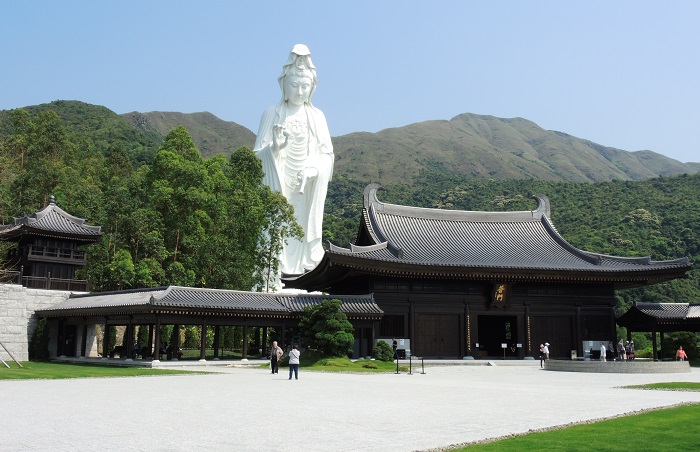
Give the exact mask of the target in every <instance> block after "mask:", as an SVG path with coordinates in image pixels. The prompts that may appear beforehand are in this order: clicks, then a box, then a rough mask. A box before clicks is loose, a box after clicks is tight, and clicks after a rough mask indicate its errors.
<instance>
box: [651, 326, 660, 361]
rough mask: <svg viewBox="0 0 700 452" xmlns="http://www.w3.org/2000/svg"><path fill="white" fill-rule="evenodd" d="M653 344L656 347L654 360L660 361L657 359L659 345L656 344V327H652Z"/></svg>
mask: <svg viewBox="0 0 700 452" xmlns="http://www.w3.org/2000/svg"><path fill="white" fill-rule="evenodd" d="M651 344H652V347H653V349H654V361H658V359H657V356H658V355H657V350H658V347H657V346H656V327H654V328H652V329H651Z"/></svg>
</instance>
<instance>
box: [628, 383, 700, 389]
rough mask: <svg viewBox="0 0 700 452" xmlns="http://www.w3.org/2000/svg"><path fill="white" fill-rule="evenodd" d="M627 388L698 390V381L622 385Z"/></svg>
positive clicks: (699, 386)
mask: <svg viewBox="0 0 700 452" xmlns="http://www.w3.org/2000/svg"><path fill="white" fill-rule="evenodd" d="M624 387H625V388H628V389H666V390H669V391H700V383H695V382H690V381H672V382H668V383H650V384H646V385H631V386H624Z"/></svg>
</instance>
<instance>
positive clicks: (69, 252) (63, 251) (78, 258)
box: [27, 245, 86, 263]
mask: <svg viewBox="0 0 700 452" xmlns="http://www.w3.org/2000/svg"><path fill="white" fill-rule="evenodd" d="M27 257H29V258H31V257H41V258H45V259H47V258H48V259H67V260H71V261H74V262H76V263H77V262H80V263H85V262H86V259H85V251H83V250H76V249H71V248H54V247H49V246H31V245H30V246H28V247H27Z"/></svg>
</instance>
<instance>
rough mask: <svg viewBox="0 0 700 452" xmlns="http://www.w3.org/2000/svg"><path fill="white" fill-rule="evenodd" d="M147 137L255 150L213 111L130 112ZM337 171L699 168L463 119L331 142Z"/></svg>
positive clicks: (562, 172)
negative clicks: (181, 137) (178, 135)
mask: <svg viewBox="0 0 700 452" xmlns="http://www.w3.org/2000/svg"><path fill="white" fill-rule="evenodd" d="M122 117H123V118H124V119H126V120H127V121H128V122H129V123H130V124H131V125H132V126H134V127H139V128H140V129H142V130H143V131H144V132H154V131H157V132H158V133H160V134H161V135H164V134H166V133H167V132H168V131H169V130H171V129H172V128H174V127H176V126H178V125H183V126H184V127H185V128H187V130H189V132H190V134H191V135H192V139H193V140H194V142H195V143H196V144H197V146H198V148H199V150H200V152H201V153H202V155H204V156H205V157H209V156H212V155H216V154H218V153H223V154H226V155H228V154H230V153H231V152H232V151H233V150H234V149H236V148H237V147H239V146H248V147H252V146H253V143H254V142H255V134H254V133H253V132H251V131H250V130H248V129H246V128H245V127H243V126H241V125H239V124H236V123H234V122H227V121H223V120H221V119H219V118H217V117H216V116H214V115H212V114H211V113H207V112H204V113H191V114H183V113H169V112H150V113H137V112H132V113H127V114H124V115H122ZM333 147H334V151H335V156H336V161H335V171H336V172H337V173H338V174H342V175H344V176H345V177H347V178H349V179H353V180H363V181H375V182H380V183H383V184H398V183H408V184H410V183H411V182H412V181H413V180H414V178H415V177H416V176H417V175H418V174H419V172H420V171H421V170H422V169H424V168H426V167H427V166H429V165H433V166H439V167H441V168H443V169H444V171H448V172H451V173H457V174H460V175H462V176H468V177H474V178H493V179H543V180H569V181H586V182H599V181H606V180H615V179H618V180H643V179H650V178H653V177H657V176H669V175H674V174H683V173H688V174H690V173H695V172H697V171H700V163H683V162H679V161H677V160H674V159H672V158H669V157H666V156H664V155H661V154H658V153H655V152H653V151H637V152H628V151H624V150H621V149H615V148H612V147H607V146H603V145H600V144H597V143H594V142H592V141H589V140H585V139H581V138H577V137H574V136H572V135H568V134H566V133H562V132H556V131H551V130H544V129H542V128H541V127H539V126H538V125H537V124H535V123H534V122H532V121H528V120H526V119H523V118H511V119H506V118H497V117H494V116H484V115H475V114H471V113H464V114H461V115H458V116H455V117H454V118H452V119H450V120H449V121H445V120H435V121H425V122H420V123H415V124H409V125H407V126H404V127H397V128H391V129H385V130H382V131H379V132H376V133H369V132H358V133H350V134H347V135H342V136H338V137H333Z"/></svg>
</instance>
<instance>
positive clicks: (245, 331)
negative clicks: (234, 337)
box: [241, 319, 248, 360]
mask: <svg viewBox="0 0 700 452" xmlns="http://www.w3.org/2000/svg"><path fill="white" fill-rule="evenodd" d="M241 358H242V359H245V360H248V319H246V320H245V323H244V324H243V352H242V356H241Z"/></svg>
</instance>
